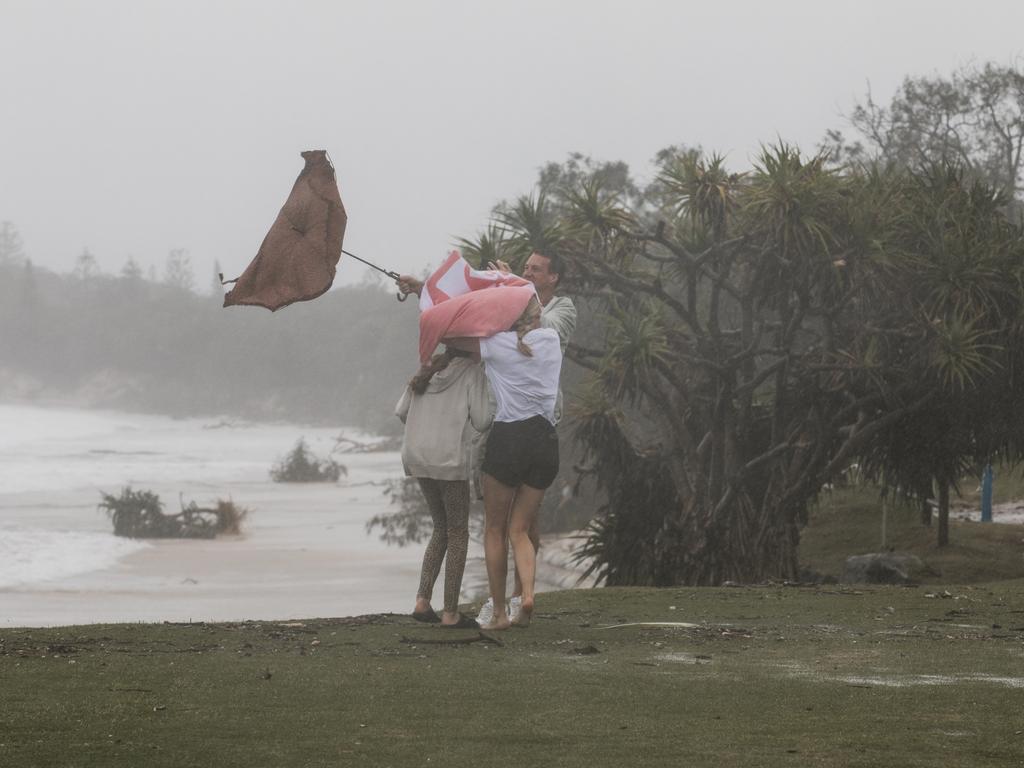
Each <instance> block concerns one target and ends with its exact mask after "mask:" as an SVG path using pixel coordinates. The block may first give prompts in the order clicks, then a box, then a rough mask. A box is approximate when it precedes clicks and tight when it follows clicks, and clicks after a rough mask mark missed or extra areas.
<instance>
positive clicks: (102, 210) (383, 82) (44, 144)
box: [0, 0, 1024, 289]
mask: <svg viewBox="0 0 1024 768" xmlns="http://www.w3.org/2000/svg"><path fill="white" fill-rule="evenodd" d="M1022 29H1024V3H1021V2H1018V1H1017V0H1005V1H999V2H996V1H993V0H989V1H987V2H986V1H981V2H974V3H970V4H967V3H963V2H962V1H961V2H948V1H946V0H938V1H937V0H930V1H928V2H924V1H921V2H918V1H915V0H901V1H900V2H896V1H895V0H888V1H886V2H879V1H878V0H861V1H860V2H856V3H831V2H824V1H823V0H818V2H804V1H802V0H793V1H783V0H775V1H774V2H764V1H763V0H761V1H759V2H754V1H752V0H749V1H748V0H731V2H729V3H719V4H715V3H708V2H700V3H696V2H693V3H690V2H670V1H669V0H661V1H656V0H629V1H628V2H625V1H623V2H608V1H602V0H571V1H570V0H560V1H558V2H556V1H555V0H547V2H537V1H534V0H515V1H514V2H511V1H508V0H506V2H489V1H488V0H474V1H472V2H462V1H459V2H455V1H448V2H424V1H423V0H420V1H419V2H414V1H412V0H408V1H403V2H397V1H395V2H386V1H385V0H377V2H356V1H348V2H314V1H313V0H305V1H304V2H296V1H295V0H293V1H292V2H216V1H214V0H206V1H204V2H196V1H193V0H176V1H174V2H171V1H168V2H151V1H146V0H133V1H131V2H114V1H113V0H88V1H83V2H70V1H67V0H65V1H63V2H41V1H40V0H0V30H2V43H0V110H2V111H0V220H6V221H11V222H13V223H14V225H15V226H16V227H17V228H18V230H19V231H20V232H21V235H22V238H23V240H24V244H25V250H26V253H27V254H28V255H29V256H30V257H31V258H32V259H33V261H34V262H35V263H37V264H40V265H44V266H46V267H49V268H52V269H55V270H58V271H68V270H70V269H71V268H72V266H73V265H74V261H75V259H76V257H77V256H78V254H79V253H80V252H81V251H82V249H83V247H88V248H89V250H90V251H92V252H93V253H94V254H95V256H96V257H97V259H98V260H99V263H100V265H101V267H102V268H103V269H104V270H107V271H117V270H119V269H120V268H121V266H122V265H123V264H124V262H125V261H126V260H127V259H128V258H129V257H134V258H135V259H136V260H137V261H138V262H139V263H140V264H142V265H143V267H144V268H148V267H149V265H151V264H155V265H156V266H157V269H158V270H159V271H161V272H162V268H163V263H164V259H165V257H166V254H167V252H168V251H169V250H170V249H172V248H186V249H188V251H189V253H190V256H191V259H192V263H193V266H194V268H195V271H196V277H197V283H198V285H199V286H200V287H201V288H202V289H206V288H207V286H208V285H209V283H210V279H211V278H210V276H211V274H212V271H213V266H212V265H213V262H214V260H215V259H218V260H219V261H220V264H221V266H222V267H223V269H224V272H225V273H226V274H227V275H228V276H230V277H234V276H237V274H238V273H240V272H241V270H242V269H243V268H244V267H245V265H246V264H247V263H248V262H249V260H250V259H251V258H252V257H253V256H254V255H255V253H256V250H257V248H258V247H259V244H260V242H261V240H262V239H263V236H264V234H265V233H266V230H267V229H268V228H269V226H270V224H271V222H272V221H273V219H274V217H275V216H276V214H277V211H278V209H279V208H280V206H281V204H282V203H283V202H284V199H285V197H286V196H287V194H288V191H289V190H290V188H291V184H292V182H293V181H294V179H295V176H296V175H297V174H298V172H299V170H300V169H301V167H302V160H301V158H300V157H299V152H300V151H302V150H304V149H312V148H326V149H328V150H329V151H330V153H331V156H332V158H333V160H334V163H335V166H336V168H337V171H338V178H339V182H340V187H341V194H342V199H343V200H344V201H345V205H346V207H347V209H348V213H349V227H348V234H347V236H346V240H345V246H346V249H347V250H351V251H354V252H355V253H357V254H359V255H361V256H363V257H365V258H369V259H371V260H374V261H377V262H378V263H381V264H383V265H386V266H388V267H391V268H394V269H398V270H399V271H420V270H421V269H422V268H423V267H424V266H426V265H427V264H430V263H436V262H438V261H440V259H441V258H442V257H443V256H444V254H445V252H446V250H447V248H448V247H449V246H450V244H451V242H452V240H453V239H454V237H456V236H459V235H470V234H472V233H474V232H475V231H477V230H478V229H480V228H481V227H483V226H484V225H485V224H486V221H487V214H488V211H489V210H490V208H491V206H492V205H493V204H494V203H495V202H496V201H498V200H500V199H503V198H512V197H515V196H516V195H519V194H522V193H525V192H528V191H529V190H530V188H531V186H532V184H533V182H534V180H535V178H536V173H537V169H538V168H539V167H540V166H541V165H543V164H544V163H546V162H548V161H552V160H554V161H561V160H563V159H565V157H566V156H567V154H568V153H569V152H573V151H578V152H582V153H584V154H590V155H592V156H594V157H595V158H596V159H603V160H620V159H621V160H625V161H627V162H628V163H629V164H630V166H631V167H632V168H633V171H634V173H635V174H636V175H637V176H639V177H640V178H642V179H645V178H648V177H649V176H650V175H651V172H652V169H651V166H650V165H649V160H650V158H651V157H652V156H653V155H654V154H655V152H657V151H658V150H659V149H661V148H662V147H665V146H668V145H670V144H678V143H685V144H690V145H694V144H700V145H703V146H704V147H705V148H707V149H714V150H718V151H721V152H725V153H727V154H728V157H729V159H730V165H731V166H732V167H734V168H741V167H745V166H746V165H747V164H748V162H749V158H750V157H751V155H753V154H754V153H755V152H756V150H757V147H758V144H759V142H762V141H771V140H773V139H774V138H775V136H776V135H779V136H781V137H783V138H785V139H787V140H789V141H792V142H795V143H797V144H799V145H800V146H801V147H803V148H805V149H813V148H814V146H815V144H816V143H817V142H818V141H819V140H820V138H821V137H822V136H823V134H824V132H825V131H826V130H827V129H828V128H831V127H838V126H841V124H842V119H841V117H840V113H841V112H843V111H844V110H848V109H849V108H850V106H851V104H852V102H853V100H854V99H855V98H858V97H860V96H861V95H863V93H864V91H865V89H866V87H867V84H868V82H869V81H870V83H871V86H872V89H873V91H874V92H875V94H876V97H878V98H880V99H883V100H885V101H887V100H888V99H889V97H890V96H891V94H892V93H893V91H894V90H895V88H896V87H897V86H898V84H899V82H900V81H901V80H902V78H903V77H904V76H905V75H908V74H913V75H921V74H933V73H942V74H947V73H949V72H950V71H952V70H953V69H954V68H956V67H957V66H959V65H961V64H964V63H966V62H968V61H970V60H972V59H974V60H979V61H983V60H995V61H997V62H1000V63H1010V62H1012V61H1014V60H1016V57H1018V56H1019V55H1020V54H1021V53H1022V52H1024V43H1022V42H1021V40H1022V38H1021V30H1022ZM365 272H366V268H365V267H363V266H361V265H359V264H358V263H356V262H352V261H348V260H346V261H343V262H342V264H341V266H340V267H339V282H356V281H358V280H360V279H362V278H363V276H364V274H365Z"/></svg>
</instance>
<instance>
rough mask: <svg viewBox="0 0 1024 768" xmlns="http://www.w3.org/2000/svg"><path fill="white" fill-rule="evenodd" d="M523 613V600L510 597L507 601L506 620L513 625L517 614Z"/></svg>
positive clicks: (517, 597) (517, 616)
mask: <svg viewBox="0 0 1024 768" xmlns="http://www.w3.org/2000/svg"><path fill="white" fill-rule="evenodd" d="M522 612H523V598H522V597H519V596H518V595H517V596H515V597H512V598H510V599H509V601H508V619H509V621H511V622H513V623H515V620H516V619H518V618H519V614H520V613H522Z"/></svg>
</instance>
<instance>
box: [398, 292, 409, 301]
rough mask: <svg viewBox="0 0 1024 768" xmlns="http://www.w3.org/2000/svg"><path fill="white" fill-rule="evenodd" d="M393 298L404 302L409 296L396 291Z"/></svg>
mask: <svg viewBox="0 0 1024 768" xmlns="http://www.w3.org/2000/svg"><path fill="white" fill-rule="evenodd" d="M395 298H396V299H398V300H399V301H405V300H406V299H408V298H409V294H408V293H402V292H401V291H398V292H397V293H396V294H395Z"/></svg>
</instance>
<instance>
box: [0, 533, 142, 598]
mask: <svg viewBox="0 0 1024 768" xmlns="http://www.w3.org/2000/svg"><path fill="white" fill-rule="evenodd" d="M149 546H150V545H149V544H147V543H145V542H142V541H136V540H134V539H124V538H118V537H116V536H114V535H113V534H103V533H86V532H81V531H48V530H44V529H41V528H27V529H26V528H19V529H13V530H4V529H0V588H3V587H15V586H25V585H28V584H36V583H39V582H45V581H53V580H55V579H63V578H67V577H68V576H75V575H78V574H81V573H89V572H90V571H99V570H103V569H104V568H109V567H111V566H112V565H114V564H116V563H117V561H118V560H120V559H121V558H122V557H125V556H126V555H130V554H131V553H133V552H138V551H139V550H141V549H146V548H147V547H149Z"/></svg>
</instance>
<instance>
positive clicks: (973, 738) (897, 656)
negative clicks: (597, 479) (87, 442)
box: [0, 581, 1024, 768]
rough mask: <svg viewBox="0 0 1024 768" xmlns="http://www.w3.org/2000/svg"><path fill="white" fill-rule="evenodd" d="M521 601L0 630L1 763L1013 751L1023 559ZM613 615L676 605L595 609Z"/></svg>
mask: <svg viewBox="0 0 1024 768" xmlns="http://www.w3.org/2000/svg"><path fill="white" fill-rule="evenodd" d="M947 591H948V592H949V596H948V597H943V596H942V595H943V594H944V593H945V592H947ZM538 612H539V615H538V617H537V618H536V619H535V621H534V625H533V626H532V627H530V628H529V629H526V630H512V631H509V632H506V633H503V634H502V633H494V634H493V635H492V637H494V638H495V639H496V640H497V641H498V643H500V644H497V643H491V642H485V641H483V640H480V639H479V638H480V635H478V633H476V632H474V631H472V630H467V631H448V630H442V629H439V628H436V627H431V626H426V625H420V624H416V623H414V622H412V621H411V620H410V619H407V618H405V617H398V616H377V617H365V618H360V619H315V620H309V621H306V622H302V623H301V625H296V623H294V622H289V623H280V624H275V623H244V624H200V625H117V626H92V627H74V628H65V629H46V630H40V629H31V630H3V631H0V765H3V766H8V765H10V766H20V767H22V766H24V767H27V766H147V767H148V768H156V767H157V766H175V767H176V768H179V767H181V766H225V767H229V766H240V767H241V766H244V767H245V768H253V766H347V765H353V766H355V765H360V766H365V765H369V766H387V765H392V766H430V765H444V766H463V765H474V766H506V765H524V766H531V765H532V766H547V765H558V766H632V765H666V766H667V765H671V766H704V765H707V766H797V765H798V766H808V765H811V766H834V765H842V766H872V765H880V764H885V765H893V766H936V765H942V766H1004V765H1018V764H1020V763H1021V761H1024V736H1022V735H1021V731H1022V730H1024V716H1022V715H1021V714H1020V712H1021V706H1020V705H1021V701H1022V698H1024V689H1022V687H1021V686H1024V678H1022V674H1024V673H1022V670H1024V581H1017V582H1007V583H1001V584H995V585H983V586H980V585H979V586H971V587H962V588H956V587H952V586H949V585H946V587H945V588H944V589H942V590H936V589H932V588H928V587H919V588H894V587H878V588H858V589H851V588H840V587H814V588H811V587H780V586H779V587H738V588H719V589H661V590H657V589H599V590H589V591H581V592H560V593H552V594H545V595H542V596H541V597H540V600H539V603H538ZM634 621H678V622H689V623H692V624H694V625H696V626H693V627H622V628H606V627H607V626H608V625H612V624H618V623H624V622H634ZM459 640H474V641H473V642H468V643H464V644H460V643H458V642H454V641H459ZM446 643H447V644H446ZM934 676H945V677H943V678H939V677H934Z"/></svg>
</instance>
